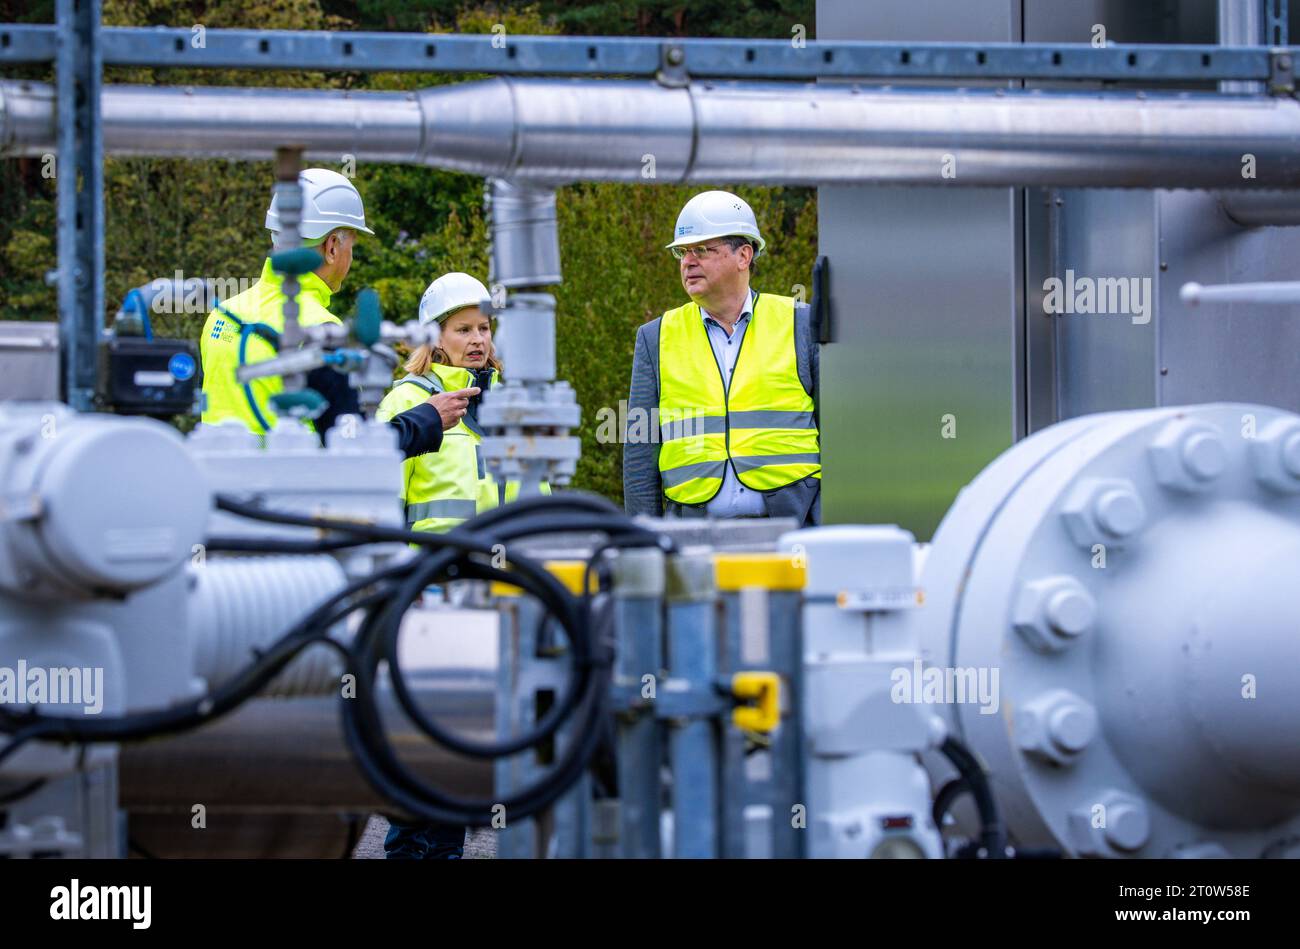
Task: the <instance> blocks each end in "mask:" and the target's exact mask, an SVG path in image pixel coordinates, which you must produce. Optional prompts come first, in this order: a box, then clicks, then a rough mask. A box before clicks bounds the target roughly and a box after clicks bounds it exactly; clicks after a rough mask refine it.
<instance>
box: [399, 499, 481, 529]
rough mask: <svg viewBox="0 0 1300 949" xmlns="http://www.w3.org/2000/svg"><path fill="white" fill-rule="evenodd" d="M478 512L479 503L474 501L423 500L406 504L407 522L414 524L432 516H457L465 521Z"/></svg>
mask: <svg viewBox="0 0 1300 949" xmlns="http://www.w3.org/2000/svg"><path fill="white" fill-rule="evenodd" d="M477 513H478V510H477V505H476V504H475V503H474V502H473V501H463V500H446V501H421V502H420V503H419V504H408V505H406V523H408V524H414V523H415V522H416V521H422V520H425V519H426V518H430V517H455V518H459V519H460V520H462V521H464V520H468V519H469V518H471V517H473V516H474V515H475V514H477Z"/></svg>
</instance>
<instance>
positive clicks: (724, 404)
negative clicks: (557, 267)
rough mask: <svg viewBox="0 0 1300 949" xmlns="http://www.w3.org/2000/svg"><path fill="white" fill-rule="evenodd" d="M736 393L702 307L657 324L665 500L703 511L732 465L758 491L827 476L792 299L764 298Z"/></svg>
mask: <svg viewBox="0 0 1300 949" xmlns="http://www.w3.org/2000/svg"><path fill="white" fill-rule="evenodd" d="M740 347H741V348H740V352H739V353H737V355H736V365H735V369H734V370H733V372H732V375H731V384H730V385H726V386H724V385H723V381H722V369H721V367H719V366H718V361H717V359H716V358H715V357H714V354H713V347H712V346H711V345H710V344H709V336H708V332H707V331H706V329H705V326H704V320H703V318H702V316H701V314H700V308H699V306H698V305H697V304H695V303H688V304H686V305H685V306H682V307H678V308H677V309H675V310H669V311H668V312H667V313H665V314H664V315H663V318H662V320H661V321H660V325H659V437H660V442H661V443H660V446H659V477H660V480H661V482H662V484H663V492H664V495H665V496H666V497H668V498H669V499H670V500H672V501H676V502H677V503H679V504H704V503H706V502H708V501H710V500H712V499H713V497H714V496H715V495H716V494H717V493H718V489H719V488H721V487H722V480H723V477H724V475H725V474H726V466H727V462H728V461H730V462H731V464H732V465H733V466H734V467H735V469H736V477H737V478H739V479H740V483H741V484H743V485H744V486H745V487H747V488H750V489H751V490H754V491H774V490H776V489H777V488H783V487H785V486H786V485H788V484H793V483H794V482H796V481H800V480H802V479H804V478H807V477H815V478H820V477H821V471H822V469H821V455H820V447H819V442H818V432H817V423H816V420H815V418H814V415H813V411H814V403H813V398H812V396H811V395H810V394H809V393H808V391H807V390H806V389H804V387H803V382H802V381H801V380H800V379H799V369H798V363H797V361H796V358H795V345H794V300H793V299H792V298H791V297H781V296H773V295H770V294H759V295H758V297H757V299H756V300H755V301H754V312H753V315H752V316H751V317H750V319H749V325H748V326H746V327H745V335H744V337H742V339H741V343H740Z"/></svg>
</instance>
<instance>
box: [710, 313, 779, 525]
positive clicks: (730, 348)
mask: <svg viewBox="0 0 1300 949" xmlns="http://www.w3.org/2000/svg"><path fill="white" fill-rule="evenodd" d="M757 296H758V295H757V294H756V293H754V291H753V290H750V291H749V299H747V300H746V301H745V306H744V308H743V309H742V310H741V311H740V316H739V317H738V318H737V320H736V326H735V329H733V330H732V331H731V335H730V336H728V335H727V331H726V329H725V328H724V327H723V325H722V324H721V323H719V322H718V321H717V320H715V319H714V318H713V317H711V316H709V313H708V311H707V310H705V309H704V307H700V316H701V317H702V318H703V319H704V329H705V332H707V333H708V335H709V345H710V346H712V347H713V356H714V358H715V359H717V361H718V368H719V369H721V370H722V383H723V385H724V386H730V385H731V373H732V371H733V370H734V369H735V368H736V356H737V355H738V354H739V353H740V343H741V340H743V339H744V338H745V327H747V326H748V325H749V321H750V317H752V316H753V315H754V300H755V298H756V297H757ZM707 510H708V512H709V516H710V517H745V516H747V515H757V516H758V517H762V516H763V515H764V514H766V513H767V507H766V505H764V504H763V496H762V494H760V493H759V492H758V491H755V490H754V489H753V488H747V487H745V486H744V485H743V484H741V483H740V479H739V478H737V477H736V469H735V466H734V465H732V463H731V462H730V461H728V462H727V470H726V474H725V475H723V478H722V487H721V488H719V489H718V493H717V494H715V495H714V496H713V500H712V501H710V502H709V503H708V506H707Z"/></svg>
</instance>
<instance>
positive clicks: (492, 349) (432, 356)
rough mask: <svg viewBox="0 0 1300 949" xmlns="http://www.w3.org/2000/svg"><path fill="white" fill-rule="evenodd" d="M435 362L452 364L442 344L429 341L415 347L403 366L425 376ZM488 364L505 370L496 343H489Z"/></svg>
mask: <svg viewBox="0 0 1300 949" xmlns="http://www.w3.org/2000/svg"><path fill="white" fill-rule="evenodd" d="M434 363H437V364H438V365H440V366H450V365H451V357H450V356H448V355H447V352H446V350H444V349H443V348H442V347H441V346H430V345H429V344H428V343H424V344H422V345H420V346H417V347H415V349H414V350H413V351H412V352H411V355H410V356H408V357H407V360H406V365H405V366H403V367H402V368H403V369H405V370H406V371H407V372H408V373H410V374H411V375H413V376H423V375H425V374H426V373H427V372H428V371H429V367H430V366H431V365H433V364H434ZM487 364H488V366H489V367H491V368H492V369H495V370H496V371H497V372H502V371H503V370H502V368H501V360H500V359H498V358H497V348H496V345H495V344H494V343H488V358H487Z"/></svg>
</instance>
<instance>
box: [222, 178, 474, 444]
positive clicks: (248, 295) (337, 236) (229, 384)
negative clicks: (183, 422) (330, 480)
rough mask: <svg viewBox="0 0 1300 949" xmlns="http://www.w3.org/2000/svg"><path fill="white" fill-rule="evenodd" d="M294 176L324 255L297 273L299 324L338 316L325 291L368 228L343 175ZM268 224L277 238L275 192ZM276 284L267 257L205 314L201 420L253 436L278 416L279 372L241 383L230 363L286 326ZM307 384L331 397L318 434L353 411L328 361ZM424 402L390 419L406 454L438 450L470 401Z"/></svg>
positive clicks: (268, 346) (303, 227)
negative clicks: (252, 278)
mask: <svg viewBox="0 0 1300 949" xmlns="http://www.w3.org/2000/svg"><path fill="white" fill-rule="evenodd" d="M298 183H299V185H300V187H301V188H302V192H303V208H302V221H301V224H300V226H299V231H300V234H301V236H302V243H303V245H305V246H307V247H315V248H316V249H317V250H318V251H319V252H320V255H321V257H322V258H323V262H322V264H321V266H320V267H318V268H317V269H316V270H314V271H313V272H311V273H306V274H303V275H302V276H301V277H299V284H300V289H299V292H298V296H297V301H298V323H299V324H300V325H301V326H304V327H307V326H316V325H318V324H321V323H340V322H341V321H340V320H339V318H338V317H337V316H335V315H334V314H333V313H331V312H330V310H329V305H330V298H331V297H332V296H333V294H335V293H337V292H338V290H339V288H340V287H341V286H342V285H343V280H344V278H345V277H347V275H348V270H349V269H350V268H351V266H352V248H353V244H354V242H355V241H356V236H357V234H358V233H362V234H373V233H374V231H372V230H370V228H368V227H366V212H365V207H364V206H363V205H362V203H361V195H360V194H359V193H358V192H357V189H356V188H355V187H354V186H353V184H352V182H351V181H349V180H348V179H347V178H345V177H344V176H343V175H341V174H339V173H338V172H336V171H330V170H329V169H327V168H308V169H306V170H304V171H303V172H302V173H301V174H300V175H299V177H298ZM266 227H267V229H268V230H270V231H271V232H272V234H273V235H275V237H276V238H277V239H278V236H279V233H280V212H279V208H278V206H277V202H276V199H275V198H272V200H271V206H270V208H269V209H268V210H267V212H266ZM282 283H283V278H282V277H281V275H280V274H278V273H276V272H275V271H273V270H272V269H271V260H270V258H269V257H268V258H267V260H266V262H265V263H264V264H263V265H262V274H261V277H260V278H259V279H258V281H257V283H255V284H253V286H251V287H250V288H249V289H247V290H245V291H244V292H243V293H240V294H237V295H235V296H233V297H231V298H230V299H229V300H225V301H222V302H219V303H218V304H217V305H216V307H214V308H213V310H212V312H211V313H209V314H208V318H207V322H206V323H205V324H204V326H203V335H202V337H201V338H200V340H199V347H200V356H201V358H202V362H203V396H204V408H203V422H204V423H206V424H213V423H216V422H222V421H225V420H226V419H237V420H238V421H241V422H243V423H244V425H245V426H247V428H248V429H249V431H252V432H255V433H257V434H259V435H260V434H263V433H265V432H267V431H269V430H270V429H272V428H274V427H275V425H276V422H277V417H276V414H275V411H274V409H273V408H272V407H271V402H270V400H271V396H273V395H275V394H276V393H277V392H280V391H282V390H283V388H284V385H283V382H282V380H281V379H280V377H279V376H269V377H267V376H264V377H261V378H258V379H254V380H252V381H251V382H249V383H247V384H242V383H240V382H239V381H238V380H237V379H236V378H235V370H236V369H237V368H238V367H239V365H240V364H241V363H252V362H259V361H261V360H264V359H270V358H271V357H273V356H274V355H275V354H276V351H277V350H278V348H279V340H280V334H281V333H283V331H284V303H285V295H284V292H283V291H282V289H281V285H282ZM307 386H308V388H311V389H315V390H316V391H317V392H319V393H320V394H321V395H322V396H324V397H325V399H326V400H327V401H328V403H329V407H328V408H327V409H326V410H325V412H324V413H323V414H321V415H320V416H319V417H317V418H316V419H315V422H314V427H315V429H316V431H317V432H318V433H319V434H320V435H321V437H322V438H323V437H324V434H325V431H326V430H327V429H329V428H330V426H332V425H333V424H334V420H335V419H336V418H338V416H340V415H344V414H357V413H358V412H359V406H358V402H357V394H356V392H355V390H353V389H352V388H351V387H350V386H349V385H348V383H347V376H345V375H343V374H342V373H340V372H337V371H335V370H334V369H332V368H329V367H324V368H320V369H315V370H312V371H311V372H309V373H308V374H307ZM426 401H427V403H428V404H427V405H425V406H422V407H416V410H415V411H412V412H408V413H405V414H404V415H403V417H402V418H401V419H395V420H393V422H392V423H391V424H392V426H393V427H394V428H395V429H396V430H397V433H398V444H399V448H400V449H401V451H402V452H403V454H405V455H406V456H407V457H411V456H413V455H417V454H421V453H423V452H429V451H437V449H438V446H439V444H440V443H441V440H442V432H443V428H444V427H450V426H452V425H455V424H456V421H457V420H458V419H459V417H460V416H461V415H463V414H464V412H465V407H466V405H467V404H468V399H467V398H466V397H465V396H464V394H463V393H446V394H439V395H438V396H437V397H436V398H430V399H428V400H426Z"/></svg>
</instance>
